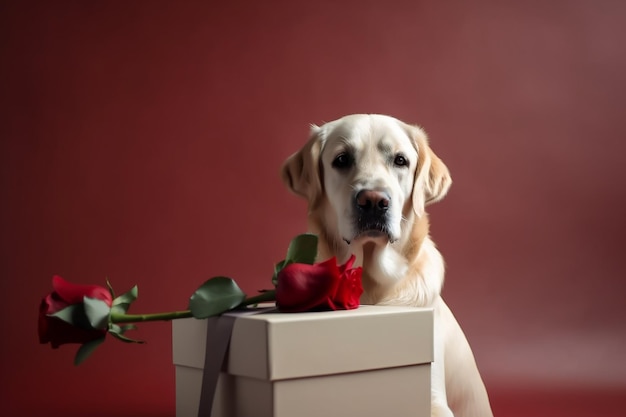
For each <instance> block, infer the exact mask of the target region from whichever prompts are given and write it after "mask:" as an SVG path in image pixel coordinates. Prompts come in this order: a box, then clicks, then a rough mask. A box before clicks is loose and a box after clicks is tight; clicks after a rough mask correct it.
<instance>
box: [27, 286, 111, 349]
mask: <svg viewBox="0 0 626 417" xmlns="http://www.w3.org/2000/svg"><path fill="white" fill-rule="evenodd" d="M52 288H53V290H54V291H53V292H52V293H50V294H48V295H46V296H45V297H44V298H43V299H42V300H41V304H40V306H39V323H38V333H39V341H40V342H41V343H48V342H49V343H50V344H51V345H52V347H53V348H57V347H59V346H60V345H62V344H64V343H87V342H90V341H92V340H96V339H100V338H103V337H104V336H105V335H106V333H107V329H106V328H104V329H95V328H93V327H92V326H91V325H90V323H89V322H86V323H84V325H83V326H76V325H72V324H70V323H67V322H66V321H63V320H62V319H60V318H58V317H55V316H53V314H55V313H58V312H60V311H62V310H64V309H66V308H67V307H70V306H82V305H83V302H84V298H85V297H88V298H92V299H96V300H101V301H103V302H105V303H106V304H107V305H108V306H109V307H111V304H112V302H113V298H112V297H111V293H110V292H109V290H108V289H106V288H104V287H101V286H99V285H78V284H73V283H71V282H68V281H65V280H64V279H63V278H61V277H59V276H54V277H53V278H52Z"/></svg>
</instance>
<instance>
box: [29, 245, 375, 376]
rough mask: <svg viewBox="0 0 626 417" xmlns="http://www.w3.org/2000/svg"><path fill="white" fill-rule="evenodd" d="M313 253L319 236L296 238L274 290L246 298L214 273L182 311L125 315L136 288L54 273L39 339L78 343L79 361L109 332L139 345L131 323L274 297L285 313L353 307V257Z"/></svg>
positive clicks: (357, 291) (357, 289)
mask: <svg viewBox="0 0 626 417" xmlns="http://www.w3.org/2000/svg"><path fill="white" fill-rule="evenodd" d="M316 256H317V236H315V235H312V234H303V235H299V236H296V237H295V238H294V239H293V240H292V241H291V244H290V245H289V249H288V250H287V256H286V257H285V259H284V260H283V261H281V262H279V263H278V264H276V266H275V268H274V276H273V278H272V283H273V285H274V288H273V289H271V290H263V291H261V292H260V294H258V295H255V296H252V297H247V296H246V294H244V292H243V291H242V290H241V289H240V288H239V286H238V285H237V283H236V282H235V281H234V280H232V279H231V278H228V277H214V278H211V279H209V280H207V281H206V282H204V284H202V285H201V286H200V287H199V288H198V289H197V290H196V291H195V292H194V293H193V294H192V296H191V297H190V299H189V304H188V308H187V309H186V310H180V311H171V312H165V313H153V314H128V310H129V308H130V305H131V304H132V303H133V301H135V300H136V299H137V295H138V290H137V286H134V287H133V288H132V289H131V290H130V291H128V292H126V293H124V294H121V295H119V296H116V295H115V292H114V291H113V288H112V287H111V285H110V283H109V282H108V280H107V287H108V288H104V287H102V286H99V285H80V284H73V283H71V282H68V281H66V280H64V279H63V278H61V277H59V276H54V277H53V278H52V288H53V292H51V293H50V294H48V295H46V296H45V297H44V298H43V299H42V300H41V304H40V307H39V321H38V332H39V341H40V342H41V343H50V345H51V346H52V347H53V348H58V347H59V346H60V345H62V344H67V343H79V344H81V346H80V348H79V349H78V351H77V352H76V357H75V359H74V363H75V364H76V365H78V364H80V363H81V362H82V361H84V360H85V359H86V358H87V357H89V355H90V354H91V353H92V352H93V351H94V349H95V348H96V347H98V346H99V345H100V344H101V343H102V342H104V340H105V338H106V335H107V334H110V335H111V336H113V337H115V338H117V339H119V340H121V341H124V342H128V343H143V342H142V341H139V340H134V339H131V338H129V337H127V336H126V335H125V333H126V332H127V331H128V330H132V329H135V328H136V326H135V325H134V323H139V322H146V321H163V320H175V319H180V318H187V317H195V318H197V319H204V318H208V317H212V316H217V315H220V314H222V313H225V312H227V311H231V310H235V309H241V308H246V307H247V306H251V305H256V304H258V303H262V302H267V301H276V306H277V308H278V309H279V311H281V312H289V313H295V312H303V311H313V310H348V309H354V308H357V307H358V306H359V298H360V296H361V293H362V292H363V288H362V286H361V268H360V267H358V268H352V265H353V263H354V256H352V257H350V259H349V260H348V261H347V262H346V263H345V264H344V265H337V260H336V259H335V258H331V259H329V260H327V261H324V262H320V263H314V262H315V258H316Z"/></svg>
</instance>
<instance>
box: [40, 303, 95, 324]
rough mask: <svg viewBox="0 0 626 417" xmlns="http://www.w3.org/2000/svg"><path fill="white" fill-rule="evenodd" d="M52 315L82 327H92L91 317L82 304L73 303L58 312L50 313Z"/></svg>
mask: <svg viewBox="0 0 626 417" xmlns="http://www.w3.org/2000/svg"><path fill="white" fill-rule="evenodd" d="M48 316H50V317H56V318H58V319H61V320H63V321H64V322H66V323H69V324H71V325H72V326H76V327H80V328H82V329H89V328H91V327H92V326H91V324H90V323H89V319H88V318H87V316H86V315H85V307H84V306H83V305H82V304H72V305H69V306H67V307H65V308H64V309H62V310H59V311H57V312H56V313H52V314H48Z"/></svg>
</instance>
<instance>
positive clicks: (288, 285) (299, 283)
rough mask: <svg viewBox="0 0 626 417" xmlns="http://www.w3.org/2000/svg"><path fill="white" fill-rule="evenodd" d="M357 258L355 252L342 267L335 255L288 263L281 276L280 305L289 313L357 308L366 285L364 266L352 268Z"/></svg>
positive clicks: (280, 308)
mask: <svg viewBox="0 0 626 417" xmlns="http://www.w3.org/2000/svg"><path fill="white" fill-rule="evenodd" d="M354 260H355V257H354V255H352V256H351V257H350V259H348V261H347V262H346V263H345V264H344V265H341V266H338V265H337V260H336V259H335V258H331V259H329V260H327V261H324V262H320V263H316V264H313V265H309V264H300V263H293V264H289V265H287V266H285V267H284V268H283V269H282V270H281V271H280V272H279V273H278V277H277V283H276V306H277V307H278V309H279V310H280V311H282V312H286V313H296V312H302V311H312V310H313V311H315V310H350V309H354V308H357V307H358V306H359V299H360V297H361V294H362V293H363V287H362V286H361V267H358V268H352V265H353V264H354Z"/></svg>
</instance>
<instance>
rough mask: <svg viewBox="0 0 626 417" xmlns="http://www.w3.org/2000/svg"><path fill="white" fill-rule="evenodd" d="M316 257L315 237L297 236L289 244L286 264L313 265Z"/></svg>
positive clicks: (308, 234) (310, 235)
mask: <svg viewBox="0 0 626 417" xmlns="http://www.w3.org/2000/svg"><path fill="white" fill-rule="evenodd" d="M316 257H317V236H316V235H314V234H311V233H305V234H302V235H298V236H296V237H295V238H293V240H292V241H291V243H290V244H289V249H287V257H286V258H285V262H286V263H299V264H309V265H312V264H314V263H315V258H316Z"/></svg>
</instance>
